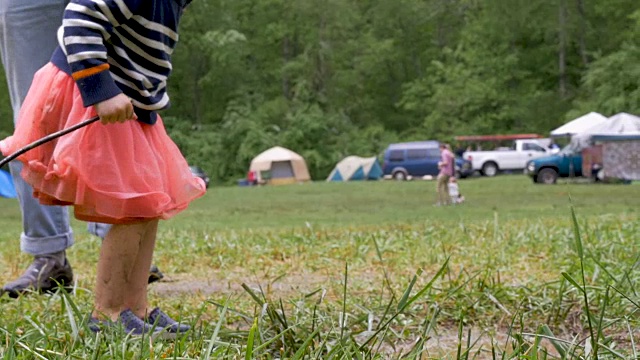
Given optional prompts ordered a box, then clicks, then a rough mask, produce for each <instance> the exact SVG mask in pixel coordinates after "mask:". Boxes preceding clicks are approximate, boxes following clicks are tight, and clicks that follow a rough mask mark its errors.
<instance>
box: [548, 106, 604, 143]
mask: <svg viewBox="0 0 640 360" xmlns="http://www.w3.org/2000/svg"><path fill="white" fill-rule="evenodd" d="M607 120H608V119H607V117H606V116H604V115H602V114H600V113H597V112H590V113H588V114H585V115H582V116H580V117H579V118H577V119H573V120H571V121H569V122H568V123H566V124H564V125H562V126H560V127H559V128H557V129H555V130H552V131H551V137H563V136H566V137H570V136H573V135H575V134H580V133H582V132H583V131H585V130H587V129H589V128H591V127H592V126H596V125H599V124H603V123H605V122H606V121H607Z"/></svg>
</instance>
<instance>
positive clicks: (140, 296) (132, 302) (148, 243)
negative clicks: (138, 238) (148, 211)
mask: <svg viewBox="0 0 640 360" xmlns="http://www.w3.org/2000/svg"><path fill="white" fill-rule="evenodd" d="M157 232H158V220H152V221H149V222H148V223H147V227H146V229H145V232H144V234H143V236H142V242H141V244H140V249H139V250H138V258H137V260H136V262H135V264H134V267H133V277H132V279H133V282H132V289H135V291H131V292H129V293H128V294H126V298H125V305H126V307H127V308H129V309H131V311H133V313H134V314H136V315H138V317H140V318H142V317H144V316H146V315H147V310H148V304H147V287H148V285H149V268H150V267H151V262H152V260H153V250H154V248H155V245H156V233H157Z"/></svg>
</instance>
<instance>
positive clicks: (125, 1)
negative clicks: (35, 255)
mask: <svg viewBox="0 0 640 360" xmlns="http://www.w3.org/2000/svg"><path fill="white" fill-rule="evenodd" d="M190 1H191V0H171V1H165V0H103V1H100V2H96V1H92V0H72V1H71V2H70V3H69V4H68V5H67V7H66V9H65V12H64V20H63V23H62V26H61V27H60V30H59V31H58V40H59V41H58V42H59V46H58V48H57V49H56V50H55V52H54V54H53V56H52V58H51V62H50V63H49V64H47V65H45V66H44V67H43V68H41V69H40V70H39V71H38V72H37V73H36V75H35V77H34V80H33V83H32V86H31V88H30V90H29V93H28V95H27V97H26V99H25V101H24V103H23V105H22V109H21V111H20V115H19V117H20V120H19V121H18V126H17V128H16V130H15V133H14V135H13V136H10V137H9V138H7V139H5V140H4V141H1V142H0V151H2V152H3V153H4V154H5V155H8V154H9V153H12V152H14V151H15V150H17V149H19V148H21V147H23V146H24V145H26V144H28V143H30V142H32V141H34V140H36V139H38V138H41V137H43V136H45V135H47V134H49V133H52V132H54V131H57V130H60V129H62V128H68V127H70V126H72V125H74V124H77V123H79V122H80V121H82V120H85V119H88V118H91V117H93V116H95V115H98V116H99V117H100V120H101V122H102V124H97V123H96V124H92V125H89V126H87V127H84V128H82V129H80V130H77V131H75V132H73V133H71V134H69V135H66V136H64V137H61V138H60V139H58V140H56V141H52V142H50V143H47V144H45V145H42V146H40V147H38V148H35V149H34V150H31V151H29V152H27V153H26V154H24V155H22V156H21V157H20V158H19V160H21V161H22V162H23V163H24V164H25V166H24V170H23V172H22V176H23V178H25V180H26V181H27V182H28V183H29V184H31V185H32V186H33V188H34V196H35V197H37V198H38V199H39V200H40V202H42V203H44V204H55V205H73V206H74V214H75V216H76V218H78V219H80V220H84V221H96V222H104V223H109V224H114V225H113V227H112V228H111V229H110V231H109V232H108V233H107V235H106V237H105V239H104V242H103V244H102V248H101V251H100V258H99V260H98V269H97V283H96V288H95V309H94V311H93V314H92V319H91V320H90V323H91V324H90V325H91V326H90V328H91V329H92V330H94V331H98V330H100V328H102V327H104V326H113V325H116V324H117V325H118V326H123V327H124V328H125V330H126V331H127V332H128V333H132V334H135V335H142V334H149V335H152V336H154V337H156V336H162V337H165V336H164V335H163V334H160V333H164V334H169V335H170V334H175V333H180V332H184V331H187V330H188V329H189V327H188V326H184V325H180V324H178V323H177V322H175V321H174V320H173V319H171V318H170V317H169V316H167V315H166V314H165V313H163V312H162V311H161V310H160V309H158V308H156V309H154V310H153V311H149V304H148V302H147V280H148V279H147V278H148V271H149V267H150V265H151V258H152V255H153V249H154V246H155V240H156V231H157V226H158V220H159V219H168V218H170V217H172V216H174V215H176V214H177V213H179V212H180V211H182V210H184V209H186V207H187V205H188V204H189V202H191V201H192V200H194V199H195V198H198V197H200V196H202V195H203V194H204V192H205V186H204V183H203V182H202V180H200V179H199V178H197V177H194V176H193V175H192V174H191V171H190V170H189V167H188V166H187V163H186V160H185V159H184V157H183V156H182V154H181V153H180V151H179V150H178V148H177V146H176V145H175V144H174V143H173V142H172V141H171V139H170V138H169V137H168V135H167V134H166V131H165V129H164V125H163V123H162V119H161V118H160V117H159V116H158V115H157V113H156V111H157V110H161V109H164V108H166V107H167V106H169V97H168V95H167V92H166V80H167V78H168V76H169V73H170V72H171V62H170V54H171V53H172V52H173V49H174V47H175V45H176V42H177V40H178V34H177V32H176V31H177V28H178V21H179V19H180V16H181V14H182V11H183V9H184V7H186V6H187V4H188V3H189V2H190ZM97 325H100V326H97ZM155 326H157V327H161V328H162V329H156V328H155ZM167 337H169V336H167Z"/></svg>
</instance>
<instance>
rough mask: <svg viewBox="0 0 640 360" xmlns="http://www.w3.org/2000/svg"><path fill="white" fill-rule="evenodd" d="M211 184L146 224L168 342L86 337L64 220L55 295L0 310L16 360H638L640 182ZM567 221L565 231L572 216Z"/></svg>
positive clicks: (14, 243) (11, 248)
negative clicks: (176, 334) (60, 286)
mask: <svg viewBox="0 0 640 360" xmlns="http://www.w3.org/2000/svg"><path fill="white" fill-rule="evenodd" d="M434 187H435V184H434V183H433V182H407V183H398V182H373V183H340V184H336V183H332V184H328V183H314V184H305V185H290V186H282V187H273V188H269V187H260V188H239V187H221V188H216V187H213V188H211V189H210V190H209V191H208V193H207V195H206V196H205V197H204V198H202V199H199V200H198V201H196V202H194V203H193V204H192V206H191V207H190V208H189V209H188V210H187V211H186V212H184V213H182V214H180V215H178V216H177V217H176V218H174V219H171V220H169V221H166V222H162V223H161V228H160V233H159V243H158V247H157V250H156V255H155V258H154V262H155V263H156V264H157V265H158V266H159V267H160V268H161V270H162V271H163V272H164V273H165V275H166V277H165V279H164V281H162V282H160V283H157V284H153V285H151V286H150V292H151V301H152V304H153V305H154V306H155V305H160V306H162V308H163V309H164V310H165V311H166V312H167V313H169V314H171V315H174V316H175V317H179V318H181V319H182V320H183V321H185V322H188V323H189V324H192V325H193V326H194V330H193V331H192V333H191V334H190V335H189V336H188V337H185V338H182V339H179V340H175V341H154V342H149V341H148V339H142V340H141V339H130V338H128V337H125V336H123V334H118V333H105V334H100V335H97V336H96V335H94V334H92V333H90V332H89V331H88V330H87V329H86V328H85V327H84V325H83V324H84V322H85V321H86V319H87V317H88V314H89V313H90V311H91V304H92V288H93V278H94V276H95V263H96V260H97V255H98V250H99V245H100V240H99V239H97V238H94V237H92V236H90V235H88V234H87V233H86V232H85V230H84V224H83V223H80V222H75V221H74V223H73V226H74V233H75V236H76V244H75V245H74V246H73V247H72V248H71V249H70V250H69V252H68V256H69V259H70V261H71V262H72V265H73V267H74V272H75V275H76V279H77V283H76V284H75V287H74V289H73V291H72V293H70V294H68V293H65V292H59V293H56V294H52V295H46V296H28V297H23V298H21V299H19V300H10V299H8V298H6V297H3V298H2V299H1V300H0V313H1V314H2V315H0V334H1V336H0V357H3V358H16V359H32V358H41V359H49V358H68V359H72V358H73V359H76V358H77V359H80V358H82V359H84V358H94V359H113V358H118V359H130V358H154V359H159V358H177V359H185V358H189V359H206V358H211V359H222V358H224V359H240V358H260V359H275V358H298V359H300V358H307V359H329V358H340V359H353V358H362V359H371V358H380V359H386V358H410V359H414V358H422V359H426V358H479V359H483V358H512V357H518V358H527V359H538V358H569V359H578V358H638V356H640V350H638V348H639V345H638V344H637V342H638V341H639V336H640V330H639V329H640V320H639V319H640V315H639V309H640V296H639V295H638V290H637V289H638V288H640V274H639V272H638V264H639V263H638V261H639V260H640V251H639V249H638V245H639V244H640V222H639V221H638V218H639V216H640V184H637V183H636V184H632V185H600V184H571V183H564V184H558V185H555V186H540V185H534V184H532V183H531V181H530V180H529V179H528V178H526V177H524V176H519V175H517V176H516V175H513V176H501V177H496V178H491V179H486V178H474V179H469V180H465V181H461V182H460V188H461V192H462V193H463V194H464V195H465V197H466V198H467V202H466V203H465V204H462V205H459V206H450V207H435V206H433V203H434V201H435V193H434ZM574 213H575V218H574V217H573V214H574ZM20 228H21V226H20V216H19V211H18V209H17V202H16V200H12V199H0V229H2V230H0V245H1V246H0V269H3V271H2V273H0V282H1V283H4V282H6V281H9V280H10V279H13V278H14V277H16V276H18V275H19V274H20V273H21V271H22V270H23V269H24V268H25V267H26V266H27V265H28V263H29V261H30V258H29V257H28V256H26V255H24V254H21V253H20V250H19V246H18V239H17V238H18V234H19V232H20Z"/></svg>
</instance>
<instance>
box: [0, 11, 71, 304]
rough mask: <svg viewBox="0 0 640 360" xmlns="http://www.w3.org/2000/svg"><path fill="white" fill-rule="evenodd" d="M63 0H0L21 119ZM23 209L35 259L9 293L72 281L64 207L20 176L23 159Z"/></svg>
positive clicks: (2, 50) (15, 167)
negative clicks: (45, 200) (41, 196)
mask: <svg viewBox="0 0 640 360" xmlns="http://www.w3.org/2000/svg"><path fill="white" fill-rule="evenodd" d="M65 3H66V2H65V0H32V1H24V0H2V1H0V55H1V56H2V63H3V65H4V69H5V73H6V76H7V82H8V85H9V95H10V97H11V105H12V109H13V114H14V122H15V121H16V120H17V116H18V113H19V111H20V106H21V104H22V101H23V100H24V98H25V96H26V94H27V91H28V90H29V86H30V85H31V81H32V79H33V75H34V74H35V72H36V71H37V70H38V69H39V68H40V67H42V66H43V65H44V64H46V63H47V61H48V60H49V58H50V56H51V53H52V52H53V50H54V48H55V46H56V43H57V42H56V35H55V34H56V30H57V28H58V27H59V26H60V24H61V19H62V13H63V10H64V6H65ZM10 169H11V173H12V176H13V179H14V182H15V186H16V191H17V193H18V200H19V203H20V207H21V210H22V222H23V224H22V225H23V232H22V235H21V237H20V240H21V241H20V243H21V249H22V251H24V252H26V253H29V254H32V255H34V256H35V259H34V262H33V263H32V264H31V266H29V268H28V269H27V271H26V272H25V273H24V274H23V275H22V276H21V277H20V278H19V279H18V280H16V281H14V282H11V283H9V284H7V285H5V286H4V288H3V290H5V291H8V292H9V293H10V295H17V294H19V293H21V292H23V291H25V290H28V289H35V290H48V289H49V288H51V287H53V286H55V281H51V279H50V278H53V280H60V281H69V282H70V281H71V277H72V276H73V275H72V272H71V267H70V266H69V264H68V262H67V261H66V257H65V249H67V248H68V247H70V246H71V245H73V234H72V232H71V228H70V226H69V215H68V212H67V209H66V208H62V207H57V206H43V205H40V204H39V203H38V201H37V200H35V199H34V198H33V196H32V193H33V190H32V189H31V187H30V186H29V185H28V184H26V183H25V182H24V180H23V179H22V178H21V177H20V171H21V169H22V164H21V163H20V162H17V161H16V162H13V163H11V164H10Z"/></svg>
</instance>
